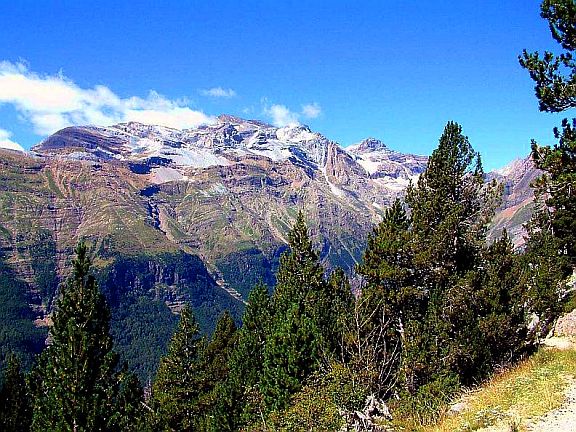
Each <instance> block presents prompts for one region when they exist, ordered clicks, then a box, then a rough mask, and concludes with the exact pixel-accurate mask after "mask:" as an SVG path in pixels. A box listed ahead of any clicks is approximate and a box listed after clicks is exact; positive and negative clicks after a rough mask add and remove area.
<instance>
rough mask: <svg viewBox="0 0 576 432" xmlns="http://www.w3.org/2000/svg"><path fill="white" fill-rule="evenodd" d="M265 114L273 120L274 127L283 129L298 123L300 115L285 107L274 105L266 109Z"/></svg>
mask: <svg viewBox="0 0 576 432" xmlns="http://www.w3.org/2000/svg"><path fill="white" fill-rule="evenodd" d="M264 114H266V115H267V116H268V117H270V118H271V119H272V123H273V124H274V126H278V127H283V126H288V125H290V124H297V123H298V113H295V112H292V111H290V110H289V109H288V108H286V106H284V105H272V106H271V107H270V108H268V107H265V108H264Z"/></svg>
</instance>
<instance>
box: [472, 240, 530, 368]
mask: <svg viewBox="0 0 576 432" xmlns="http://www.w3.org/2000/svg"><path fill="white" fill-rule="evenodd" d="M484 263H485V264H484V271H483V272H482V273H481V274H482V287H481V289H480V292H479V296H478V297H479V298H480V300H481V303H480V307H479V310H478V318H479V329H480V332H481V334H482V336H483V343H484V344H485V345H486V346H487V347H488V348H489V350H490V361H491V363H492V364H503V363H505V362H510V361H511V360H513V359H515V358H517V357H518V354H519V353H521V352H522V351H523V350H524V349H525V348H526V339H527V328H526V318H527V317H526V314H527V309H526V305H525V301H526V292H525V283H526V281H525V280H524V276H523V273H522V265H521V261H520V257H519V256H517V255H516V254H515V253H514V245H513V244H512V241H511V240H510V237H509V236H508V232H507V231H506V230H504V232H503V233H502V236H501V237H500V238H499V239H497V240H496V241H495V242H494V243H492V244H491V245H490V246H488V248H487V249H486V251H485V253H484Z"/></svg>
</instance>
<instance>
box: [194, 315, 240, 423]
mask: <svg viewBox="0 0 576 432" xmlns="http://www.w3.org/2000/svg"><path fill="white" fill-rule="evenodd" d="M237 338H238V334H237V330H236V324H235V323H234V320H233V319H232V316H231V315H230V313H229V312H228V311H226V312H224V313H223V314H222V316H221V317H220V318H219V319H218V322H217V323H216V329H215V330H214V334H213V335H212V339H211V340H210V342H209V343H208V345H207V346H206V347H205V349H204V350H203V352H202V355H201V363H200V368H199V369H200V379H199V383H198V384H199V385H198V389H199V392H200V394H199V397H198V404H197V406H198V411H199V412H201V413H203V414H204V417H205V418H204V419H203V420H202V421H201V422H200V421H199V422H197V423H196V424H197V429H202V430H215V431H218V430H220V429H221V428H220V427H218V423H219V422H220V420H219V419H218V418H217V417H218V408H217V407H218V402H219V401H218V399H219V398H220V397H221V396H222V394H221V393H222V390H223V386H224V385H225V382H226V381H227V379H228V375H229V362H230V356H231V354H232V351H233V349H234V347H235V345H236V341H237Z"/></svg>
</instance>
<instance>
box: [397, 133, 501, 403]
mask: <svg viewBox="0 0 576 432" xmlns="http://www.w3.org/2000/svg"><path fill="white" fill-rule="evenodd" d="M483 180H484V179H483V170H482V164H481V162H480V156H479V155H478V153H476V152H475V151H474V150H473V148H472V146H471V145H470V143H469V141H468V138H467V137H465V136H464V135H463V134H462V128H461V127H460V126H459V125H458V124H456V123H453V122H449V123H448V124H447V125H446V128H445V129H444V133H443V134H442V136H441V138H440V141H439V145H438V147H437V149H436V150H434V152H433V153H432V156H431V157H430V159H429V161H428V167H427V169H426V171H425V172H424V173H423V174H422V175H421V176H420V178H419V179H418V184H417V185H416V186H414V185H411V186H410V187H409V188H408V191H407V196H406V202H407V203H408V205H409V206H410V209H411V222H412V226H411V234H412V236H411V240H410V242H411V246H410V248H411V250H412V251H413V261H412V267H411V272H412V274H413V277H414V281H413V283H414V286H416V287H417V291H416V292H421V293H423V294H424V296H423V297H422V301H421V304H420V306H419V307H418V309H420V310H421V311H423V316H422V318H421V319H418V321H420V322H412V323H410V325H407V326H406V334H405V342H406V345H405V350H404V359H403V366H402V371H403V374H404V380H405V382H406V388H407V389H408V390H409V391H411V392H414V391H416V390H417V389H418V387H421V386H424V385H426V384H427V383H430V384H431V385H432V386H435V384H434V381H435V380H437V379H440V380H443V381H444V380H447V382H450V383H453V382H454V377H458V378H459V379H462V380H463V381H464V382H468V381H469V380H471V379H473V377H475V376H476V374H477V373H479V371H478V368H479V367H484V364H485V363H484V362H483V361H477V359H479V358H483V357H482V355H481V354H480V353H479V352H478V350H483V349H484V347H483V346H482V342H481V341H482V337H481V334H480V331H479V329H478V326H477V318H476V316H475V312H474V306H473V305H474V303H473V301H474V299H477V297H478V295H479V294H478V292H477V291H478V284H476V283H474V278H475V277H476V275H475V273H476V271H478V270H480V267H481V266H482V251H483V247H484V244H485V235H486V227H487V224H488V222H489V220H490V218H491V216H492V215H493V213H494V209H495V206H496V203H497V199H498V192H500V190H499V188H498V187H497V186H496V184H495V183H492V184H488V185H485V184H484V181H483ZM451 385H452V384H451Z"/></svg>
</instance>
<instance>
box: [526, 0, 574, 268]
mask: <svg viewBox="0 0 576 432" xmlns="http://www.w3.org/2000/svg"><path fill="white" fill-rule="evenodd" d="M541 16H542V18H544V19H546V20H548V24H549V27H550V31H551V33H552V36H553V38H554V39H555V40H556V42H558V43H559V44H560V45H561V46H562V48H563V49H564V50H565V51H564V52H563V53H562V54H560V55H559V56H555V55H554V54H552V53H551V52H548V51H546V52H545V53H544V56H543V57H542V58H541V57H540V55H539V53H538V52H535V53H530V54H529V53H528V52H527V51H526V50H524V52H523V54H522V55H521V56H520V57H519V60H520V64H521V65H522V67H524V68H526V69H527V70H528V72H529V73H530V77H531V78H532V79H533V80H534V82H535V83H536V86H535V91H536V97H537V98H538V101H539V103H540V110H541V111H549V112H560V111H564V110H567V109H569V108H575V107H576V61H575V60H574V50H575V49H576V3H574V1H573V0H544V1H543V2H542V5H541ZM575 124H576V119H572V121H568V119H564V120H563V121H562V130H561V131H560V130H559V129H558V128H555V129H554V135H555V137H556V139H557V140H558V144H557V145H555V146H554V147H553V148H550V147H541V146H539V145H538V144H537V143H536V142H534V141H533V142H532V158H533V160H534V164H535V165H536V167H537V168H539V169H541V170H543V171H544V175H543V176H542V177H541V178H540V179H538V181H536V182H535V184H534V186H535V189H536V191H535V192H536V195H537V197H539V198H540V199H541V200H542V203H545V204H546V206H547V207H549V209H550V210H551V212H550V213H549V215H548V218H545V219H544V220H547V221H549V222H550V226H549V227H548V226H544V225H540V229H542V230H548V228H550V234H551V235H552V236H554V237H555V238H556V239H557V241H558V243H559V247H560V250H559V253H557V255H564V256H567V257H569V259H570V262H571V264H572V266H574V264H576V131H575ZM538 217H540V216H537V218H538ZM537 221H538V219H535V222H537ZM540 221H542V219H541V218H540ZM564 270H566V272H565V273H563V276H564V277H565V276H567V274H569V272H570V270H571V269H569V268H565V269H564Z"/></svg>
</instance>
